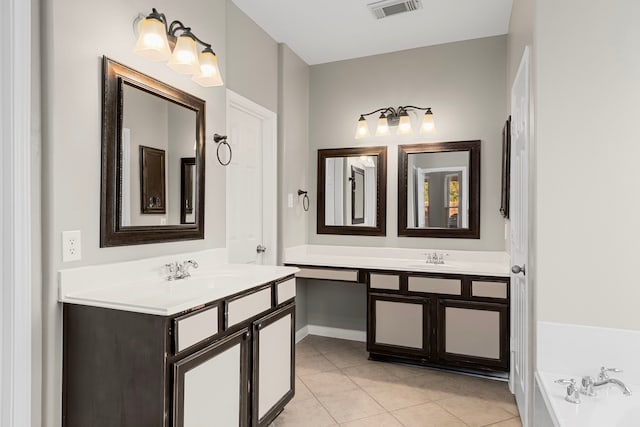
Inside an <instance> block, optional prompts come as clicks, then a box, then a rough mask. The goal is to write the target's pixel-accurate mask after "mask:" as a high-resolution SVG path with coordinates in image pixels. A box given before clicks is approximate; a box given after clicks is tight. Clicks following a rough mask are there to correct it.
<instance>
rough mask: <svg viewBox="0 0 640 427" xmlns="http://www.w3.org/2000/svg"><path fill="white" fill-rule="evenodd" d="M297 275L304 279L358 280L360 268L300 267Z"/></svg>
mask: <svg viewBox="0 0 640 427" xmlns="http://www.w3.org/2000/svg"><path fill="white" fill-rule="evenodd" d="M296 277H300V278H302V279H322V280H338V281H341V282H357V281H358V270H345V269H338V268H306V267H304V268H300V271H299V272H298V273H296Z"/></svg>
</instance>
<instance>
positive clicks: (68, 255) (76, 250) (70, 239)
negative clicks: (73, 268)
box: [62, 230, 82, 262]
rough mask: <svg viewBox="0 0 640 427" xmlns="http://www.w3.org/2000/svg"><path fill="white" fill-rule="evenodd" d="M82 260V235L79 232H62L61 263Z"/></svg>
mask: <svg viewBox="0 0 640 427" xmlns="http://www.w3.org/2000/svg"><path fill="white" fill-rule="evenodd" d="M81 259H82V233H80V230H73V231H63V232H62V262H70V261H80V260H81Z"/></svg>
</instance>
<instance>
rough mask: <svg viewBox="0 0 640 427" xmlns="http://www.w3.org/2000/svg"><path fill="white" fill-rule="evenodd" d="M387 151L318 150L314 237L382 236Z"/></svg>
mask: <svg viewBox="0 0 640 427" xmlns="http://www.w3.org/2000/svg"><path fill="white" fill-rule="evenodd" d="M386 159H387V148H386V147H362V148H341V149H328V150H318V216H317V219H318V223H317V232H318V234H354V235H368V236H384V235H385V234H386V182H387V178H386V177H387V167H386Z"/></svg>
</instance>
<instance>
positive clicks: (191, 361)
mask: <svg viewBox="0 0 640 427" xmlns="http://www.w3.org/2000/svg"><path fill="white" fill-rule="evenodd" d="M63 339H64V341H63V353H64V355H63V360H64V362H63V426H66V427H77V426H92V427H107V426H108V427H192V426H200V425H220V426H225V427H226V426H229V427H231V426H239V427H246V426H252V427H262V426H266V425H268V424H269V423H271V422H272V421H273V419H274V418H275V417H276V416H277V415H278V414H279V413H280V411H281V410H282V409H283V408H284V406H285V405H286V404H287V403H288V402H289V401H290V400H291V398H292V397H293V395H294V380H295V376H294V365H295V364H294V353H295V346H294V343H295V279H294V278H292V277H289V278H286V279H284V280H279V281H276V282H273V283H270V284H267V285H262V286H258V287H256V288H253V289H250V290H248V291H245V292H242V293H239V294H236V295H231V296H229V297H226V298H224V299H222V300H219V301H213V302H211V303H207V304H205V305H204V306H200V307H197V308H194V309H192V310H188V311H187V312H181V313H178V314H176V315H173V316H160V315H151V314H143V313H135V312H129V311H122V310H115V309H108V308H100V307H93V306H85V305H76V304H64V307H63ZM203 422H204V423H205V424H203Z"/></svg>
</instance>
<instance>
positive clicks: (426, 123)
mask: <svg viewBox="0 0 640 427" xmlns="http://www.w3.org/2000/svg"><path fill="white" fill-rule="evenodd" d="M435 129H436V125H435V123H434V122H433V113H432V112H431V108H429V109H428V110H427V112H426V113H424V118H423V119H422V125H421V126H420V133H433V132H434V131H435Z"/></svg>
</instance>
